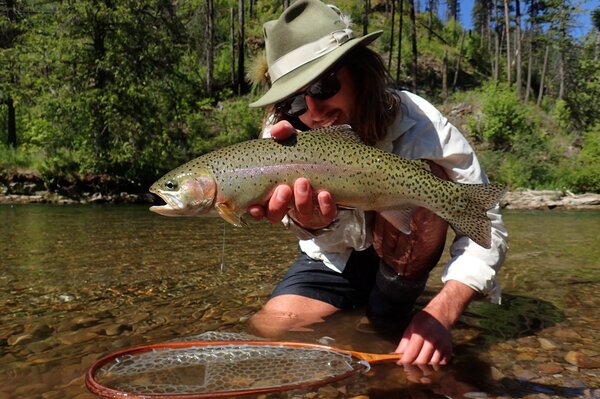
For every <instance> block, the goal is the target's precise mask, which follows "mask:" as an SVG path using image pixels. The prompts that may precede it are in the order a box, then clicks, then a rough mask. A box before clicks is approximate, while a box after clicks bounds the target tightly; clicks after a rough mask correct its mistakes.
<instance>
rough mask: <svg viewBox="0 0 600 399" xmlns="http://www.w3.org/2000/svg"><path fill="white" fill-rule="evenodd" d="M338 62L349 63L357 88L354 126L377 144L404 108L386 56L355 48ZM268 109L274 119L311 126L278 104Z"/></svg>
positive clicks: (366, 49) (352, 122)
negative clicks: (280, 110)
mask: <svg viewBox="0 0 600 399" xmlns="http://www.w3.org/2000/svg"><path fill="white" fill-rule="evenodd" d="M338 65H342V66H347V67H348V70H349V71H350V75H351V76H352V79H353V81H354V87H355V89H356V93H355V94H356V100H355V101H356V103H355V106H354V115H353V117H352V121H351V124H352V128H353V129H354V131H356V133H357V134H358V135H359V136H360V138H361V139H362V140H363V141H364V142H365V144H368V145H374V144H375V143H376V142H377V141H379V140H381V139H383V137H384V136H385V135H386V133H387V128H388V127H389V126H390V125H391V124H392V122H393V121H394V120H395V119H396V116H397V115H398V112H401V111H400V97H398V96H397V95H396V94H394V92H393V90H391V84H392V80H391V78H390V75H389V73H388V71H387V69H386V67H385V65H384V63H383V60H382V59H381V57H380V56H379V55H378V54H377V53H376V52H374V51H373V50H371V49H369V48H368V47H365V46H359V47H357V48H356V49H353V50H352V51H350V52H349V53H348V54H347V55H346V56H344V58H342V59H341V60H340V61H339V62H338ZM330 70H331V68H330ZM267 112H268V114H270V115H271V118H269V119H270V122H271V123H275V122H278V121H281V120H287V121H289V122H290V123H291V124H292V125H293V126H294V127H295V128H296V129H298V130H307V129H308V128H307V127H306V126H305V125H304V124H303V123H302V122H301V121H300V119H299V118H297V117H292V116H289V115H285V114H283V113H280V112H277V109H276V106H275V105H273V106H272V107H269V110H268V111H267Z"/></svg>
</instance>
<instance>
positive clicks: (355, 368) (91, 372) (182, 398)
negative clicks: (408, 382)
mask: <svg viewBox="0 0 600 399" xmlns="http://www.w3.org/2000/svg"><path fill="white" fill-rule="evenodd" d="M243 345H249V346H250V345H252V346H281V347H295V348H304V349H307V348H308V349H320V350H329V351H333V352H338V353H343V354H346V355H349V356H352V357H354V356H353V354H352V352H351V351H346V350H343V349H339V348H335V347H332V346H327V345H319V344H310V343H303V342H287V341H262V340H261V341H182V342H165V343H159V344H150V345H142V346H137V347H133V348H128V349H123V350H120V351H117V352H113V353H111V354H109V355H107V356H104V357H103V358H101V359H99V360H97V361H96V362H94V363H93V364H92V365H91V366H90V367H89V368H88V370H87V373H86V377H85V385H86V387H87V388H88V389H89V390H90V392H92V393H93V394H95V395H97V396H100V397H103V398H110V399H120V398H127V399H158V398H169V399H202V398H225V397H234V396H244V395H258V394H265V393H273V392H282V391H289V390H293V389H307V388H313V387H318V386H323V385H327V384H330V383H333V382H336V381H340V380H343V379H345V378H348V377H350V376H352V375H354V374H357V373H359V372H361V371H365V370H368V366H367V365H365V364H364V363H361V362H356V363H354V364H353V365H352V370H350V371H348V372H346V373H342V374H339V375H335V376H332V377H327V378H324V379H321V380H316V381H310V382H303V383H290V384H286V385H282V386H276V387H261V388H254V389H235V390H229V391H216V392H201V393H181V394H176V393H174V394H134V393H130V392H126V391H120V390H116V389H113V388H109V387H105V386H104V385H102V384H100V383H99V382H98V381H96V373H97V372H98V370H100V369H101V368H102V367H104V366H105V365H106V364H108V363H110V362H112V361H114V360H115V359H117V358H119V357H121V356H124V355H135V354H141V353H144V352H150V351H153V350H156V349H181V348H192V347H206V346H243Z"/></svg>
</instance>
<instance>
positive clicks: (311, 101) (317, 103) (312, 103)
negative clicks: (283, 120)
mask: <svg viewBox="0 0 600 399" xmlns="http://www.w3.org/2000/svg"><path fill="white" fill-rule="evenodd" d="M304 99H305V101H306V108H307V109H308V111H309V112H310V114H311V116H312V117H313V119H318V118H316V117H318V116H320V115H323V114H325V111H326V109H327V106H326V104H325V103H326V100H317V99H315V98H313V97H311V96H306V97H305V98H304Z"/></svg>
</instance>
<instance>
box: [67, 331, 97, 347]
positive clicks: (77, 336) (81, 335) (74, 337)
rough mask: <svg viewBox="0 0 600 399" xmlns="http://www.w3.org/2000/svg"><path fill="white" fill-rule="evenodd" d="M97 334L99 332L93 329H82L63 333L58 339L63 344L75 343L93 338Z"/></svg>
mask: <svg viewBox="0 0 600 399" xmlns="http://www.w3.org/2000/svg"><path fill="white" fill-rule="evenodd" d="M97 336H98V334H96V333H93V332H91V331H86V330H81V331H74V332H71V333H67V334H62V335H60V336H59V337H58V341H59V342H60V343H61V344H63V345H74V344H79V343H82V342H86V341H89V340H92V339H94V338H96V337H97Z"/></svg>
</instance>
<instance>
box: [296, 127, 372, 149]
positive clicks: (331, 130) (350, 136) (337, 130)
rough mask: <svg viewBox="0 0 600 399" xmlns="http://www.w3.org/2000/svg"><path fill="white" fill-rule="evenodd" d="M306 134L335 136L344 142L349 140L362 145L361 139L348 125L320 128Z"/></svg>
mask: <svg viewBox="0 0 600 399" xmlns="http://www.w3.org/2000/svg"><path fill="white" fill-rule="evenodd" d="M308 132H310V133H314V134H327V135H329V136H337V137H340V138H342V139H345V140H351V141H354V142H356V143H359V144H364V142H363V141H362V139H361V138H360V137H359V136H358V134H357V133H356V132H355V131H354V130H352V126H350V125H336V126H328V127H322V128H320V129H313V130H309V131H308ZM308 132H307V133H308Z"/></svg>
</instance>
